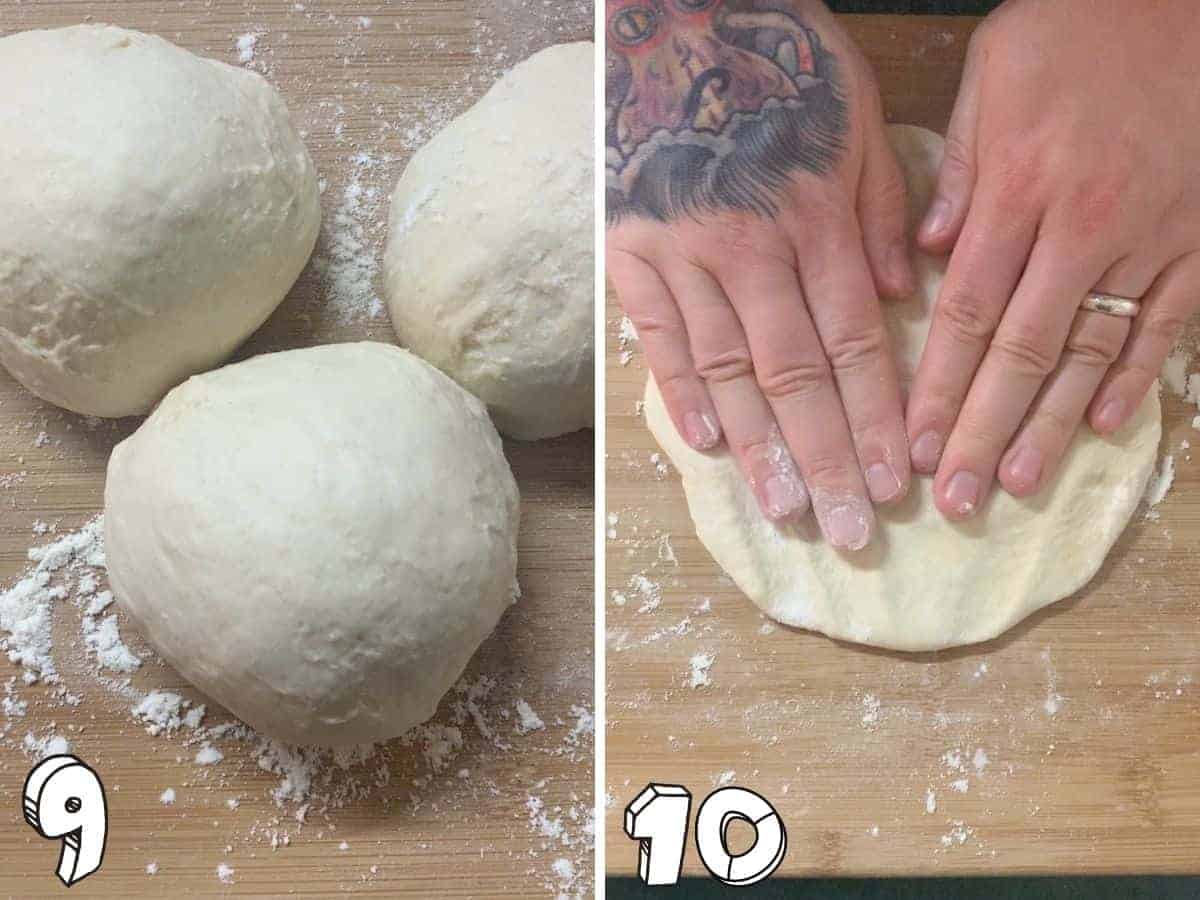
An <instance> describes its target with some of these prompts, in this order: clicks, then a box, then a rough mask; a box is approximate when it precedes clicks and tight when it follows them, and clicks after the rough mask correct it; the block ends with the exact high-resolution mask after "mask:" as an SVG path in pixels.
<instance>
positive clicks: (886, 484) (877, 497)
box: [867, 462, 900, 503]
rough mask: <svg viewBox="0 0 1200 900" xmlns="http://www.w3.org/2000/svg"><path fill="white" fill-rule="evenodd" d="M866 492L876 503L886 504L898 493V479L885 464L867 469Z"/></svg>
mask: <svg viewBox="0 0 1200 900" xmlns="http://www.w3.org/2000/svg"><path fill="white" fill-rule="evenodd" d="M867 490H868V491H870V493H871V499H872V500H873V501H875V502H876V503H886V502H887V501H889V500H891V499H892V498H893V497H895V496H896V495H897V494H899V493H900V479H899V478H897V477H896V473H895V472H893V471H892V467H891V466H889V465H888V464H887V463H882V462H877V463H875V464H874V465H871V466H868V467H867Z"/></svg>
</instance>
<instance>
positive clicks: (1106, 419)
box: [1096, 397, 1125, 434]
mask: <svg viewBox="0 0 1200 900" xmlns="http://www.w3.org/2000/svg"><path fill="white" fill-rule="evenodd" d="M1124 419H1125V401H1124V400H1122V399H1121V398H1119V397H1115V398H1113V399H1112V400H1109V401H1108V402H1107V403H1105V404H1104V405H1103V406H1102V407H1100V413H1099V415H1097V416H1096V430H1097V431H1101V432H1103V433H1104V434H1108V433H1110V432H1113V431H1116V430H1117V429H1118V428H1120V427H1121V422H1122V421H1124Z"/></svg>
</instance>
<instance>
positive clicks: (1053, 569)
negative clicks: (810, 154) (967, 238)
mask: <svg viewBox="0 0 1200 900" xmlns="http://www.w3.org/2000/svg"><path fill="white" fill-rule="evenodd" d="M891 139H892V142H893V145H894V147H895V148H896V151H897V154H898V156H899V157H900V161H901V163H902V165H903V167H904V169H905V170H906V175H907V179H908V184H909V193H910V219H913V218H914V217H915V215H916V212H915V211H916V210H923V209H924V208H925V204H926V203H927V201H928V198H929V196H930V193H931V191H932V189H933V183H934V179H935V177H936V173H937V167H938V164H939V162H940V160H941V155H942V139H941V138H940V137H939V136H938V135H936V134H934V133H933V132H929V131H925V130H924V129H920V128H914V127H911V126H893V127H892V128H891ZM944 269H945V260H944V259H934V258H931V257H927V256H921V257H920V258H919V260H918V277H919V284H920V290H919V291H918V295H917V296H915V297H913V298H911V299H910V300H907V301H904V302H900V303H894V302H887V303H884V304H883V310H884V314H885V316H886V318H887V323H888V327H889V330H890V332H891V336H892V346H893V348H894V352H895V353H896V356H897V365H898V366H899V369H900V377H901V381H902V382H903V383H904V385H905V387H906V389H907V385H908V384H909V383H910V382H911V380H912V375H913V373H914V371H915V369H916V365H917V362H918V361H919V358H920V352H921V349H922V347H923V346H924V342H925V335H926V332H927V331H928V328H929V317H930V312H931V310H932V308H933V304H934V301H935V300H936V298H937V292H938V288H939V286H940V284H941V280H942V275H943V272H944ZM645 412H646V422H647V425H648V426H649V428H650V430H651V432H653V434H654V436H655V438H656V439H657V440H658V443H659V444H660V445H661V446H662V448H663V450H665V451H666V453H667V454H668V455H669V456H670V458H671V461H672V462H673V463H674V464H675V466H676V468H677V469H678V470H679V472H680V475H681V476H682V479H683V487H684V491H685V492H686V494H687V501H688V507H689V510H690V512H691V515H692V519H693V521H694V522H695V525H696V532H697V534H698V535H699V537H700V540H701V541H702V542H703V543H704V546H705V547H706V548H708V551H709V552H710V553H711V554H712V556H713V558H714V559H715V560H716V561H717V563H718V564H719V565H720V566H721V567H722V568H723V569H724V570H725V572H727V573H728V574H729V576H730V577H731V578H732V579H733V580H734V581H735V582H736V583H737V585H738V587H739V588H740V589H741V590H742V591H743V592H744V593H745V594H746V595H747V596H748V597H750V599H751V600H753V601H754V603H755V604H757V605H758V606H759V608H761V609H762V610H763V612H765V613H766V614H767V615H769V616H770V617H771V618H773V619H776V620H778V621H780V622H783V623H784V624H787V625H793V626H797V627H800V628H807V629H811V630H814V631H820V632H823V633H825V634H827V635H829V636H830V637H833V638H837V639H839V640H844V641H854V642H857V643H862V644H871V645H874V646H878V647H886V648H890V649H894V650H906V651H922V650H936V649H941V648H945V647H952V646H958V645H962V644H972V643H976V642H979V641H986V640H989V639H991V638H994V637H996V636H997V635H999V634H1001V633H1002V632H1004V631H1005V630H1007V629H1008V628H1010V627H1012V626H1013V625H1014V624H1016V623H1017V622H1018V621H1020V620H1021V619H1023V618H1025V617H1026V616H1028V615H1029V614H1030V613H1032V612H1034V611H1035V610H1038V609H1040V608H1041V607H1043V606H1047V605H1049V604H1051V603H1054V602H1055V601H1057V600H1060V599H1062V598H1064V597H1067V596H1069V595H1071V594H1073V593H1074V592H1075V591H1077V590H1079V589H1080V588H1081V587H1083V586H1084V585H1085V584H1087V582H1088V581H1089V580H1090V579H1091V578H1092V576H1093V575H1095V573H1096V571H1097V570H1098V569H1099V568H1100V565H1101V563H1102V562H1103V561H1104V558H1105V556H1106V555H1107V554H1108V552H1109V550H1110V549H1111V548H1112V546H1113V544H1114V543H1115V542H1116V540H1117V537H1118V536H1119V535H1120V534H1121V531H1122V530H1123V529H1124V528H1125V525H1126V524H1127V523H1128V521H1129V519H1130V516H1131V515H1132V514H1133V512H1134V510H1135V509H1136V508H1137V505H1138V502H1139V500H1140V499H1141V497H1142V494H1143V492H1144V490H1145V487H1146V483H1147V481H1148V479H1149V477H1150V474H1151V473H1152V471H1153V469H1154V464H1155V459H1156V456H1157V448H1158V442H1159V437H1160V435H1161V428H1162V426H1161V411H1160V408H1159V399H1158V393H1157V390H1155V391H1152V392H1151V393H1150V395H1149V396H1148V397H1147V398H1146V400H1145V401H1144V402H1143V403H1142V405H1141V407H1140V408H1139V409H1138V411H1137V413H1136V415H1135V416H1134V418H1133V419H1132V421H1131V422H1130V423H1129V424H1128V425H1127V426H1126V427H1125V428H1124V429H1123V430H1122V431H1121V432H1119V433H1118V434H1117V435H1116V436H1115V437H1113V438H1112V439H1108V440H1106V439H1103V438H1100V437H1098V436H1097V435H1096V434H1095V433H1093V432H1092V431H1091V429H1090V428H1088V427H1087V426H1086V425H1085V426H1082V427H1081V428H1080V430H1079V432H1078V434H1077V435H1076V437H1075V441H1074V443H1073V444H1072V446H1071V449H1070V451H1069V452H1068V455H1067V458H1066V459H1065V461H1064V463H1063V465H1062V467H1061V468H1060V469H1059V471H1058V473H1057V476H1056V477H1055V479H1054V481H1053V483H1052V484H1051V485H1049V486H1047V487H1046V488H1045V489H1043V490H1042V491H1041V492H1040V493H1039V494H1038V495H1037V496H1035V497H1033V498H1031V499H1027V500H1017V499H1015V498H1013V497H1012V496H1010V495H1009V494H1007V493H1005V492H1004V491H1003V490H1001V489H999V488H998V487H997V489H996V490H995V491H994V492H993V494H992V496H991V498H990V499H989V500H988V501H987V502H986V503H985V505H984V507H983V508H982V510H981V511H980V512H979V513H978V514H977V515H976V517H975V518H973V519H971V520H970V521H968V522H966V523H962V524H953V523H951V522H949V521H947V520H946V519H944V518H943V517H942V516H941V514H940V513H938V511H937V510H936V508H935V507H934V505H933V499H932V492H931V484H932V479H930V478H926V477H914V479H913V489H912V491H911V493H910V494H909V496H908V497H907V498H906V499H905V500H904V501H903V502H901V503H900V504H899V505H897V506H885V507H882V508H879V509H877V515H878V518H879V530H878V533H877V535H876V537H875V538H874V540H873V541H872V543H871V544H870V545H869V546H868V547H867V548H866V549H865V550H863V551H861V552H859V553H854V554H842V553H839V552H838V551H835V550H833V549H831V548H830V547H829V546H828V544H826V543H825V542H824V541H823V540H822V539H821V536H820V533H819V532H818V530H817V527H816V524H815V523H814V522H813V521H812V520H811V517H810V518H809V519H808V520H807V521H806V522H804V523H802V524H801V525H800V526H797V527H792V528H787V529H780V528H777V527H776V526H774V525H772V524H770V523H769V522H768V521H767V520H766V519H765V518H764V517H763V516H762V514H761V513H760V512H759V510H758V507H757V505H756V504H755V501H754V497H753V495H752V494H751V492H750V489H749V488H748V487H747V486H746V484H745V481H744V480H743V478H742V475H741V473H740V472H739V470H738V468H737V464H736V463H735V462H734V460H733V458H732V457H731V456H730V455H729V454H728V453H727V452H726V451H724V450H723V449H722V450H718V451H717V452H713V453H708V454H703V453H699V452H697V451H694V450H692V449H691V448H690V447H688V446H687V444H685V443H684V442H683V441H682V440H681V439H680V438H679V436H678V435H677V434H676V432H675V428H674V426H673V425H672V423H671V420H670V418H669V417H668V416H667V413H666V410H665V408H664V407H663V404H662V399H661V397H660V395H659V393H658V391H657V389H656V387H655V385H654V383H653V380H651V381H650V383H649V384H648V385H647V390H646V407H645Z"/></svg>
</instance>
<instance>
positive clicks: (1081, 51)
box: [907, 0, 1200, 519]
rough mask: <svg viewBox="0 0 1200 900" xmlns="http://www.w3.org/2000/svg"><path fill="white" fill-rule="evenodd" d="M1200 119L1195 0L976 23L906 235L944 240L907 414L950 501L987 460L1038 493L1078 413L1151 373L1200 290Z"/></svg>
mask: <svg viewBox="0 0 1200 900" xmlns="http://www.w3.org/2000/svg"><path fill="white" fill-rule="evenodd" d="M1197 123H1200V18H1198V17H1197V16H1196V8H1195V4H1194V3H1191V2H1189V0H1157V2H1151V3H1143V4H1138V5H1137V8H1136V10H1135V9H1133V8H1132V7H1131V6H1130V4H1128V3H1124V2H1120V0H1058V2H1055V3H1043V2H1036V0H1009V2H1008V3H1006V4H1005V5H1003V6H1002V7H1000V8H999V9H998V10H997V11H996V12H995V13H993V14H992V15H991V16H990V17H989V18H988V19H987V20H985V21H984V23H983V24H982V25H981V26H980V28H979V29H978V30H977V31H976V33H975V35H974V37H973V38H972V41H971V47H970V50H969V52H968V54H967V64H966V68H965V70H964V73H963V81H962V86H961V88H960V92H959V96H958V100H957V102H956V105H955V109H954V114H953V117H952V119H951V123H950V129H949V133H948V134H947V139H946V156H945V160H944V161H943V163H942V168H941V172H940V175H939V183H938V188H937V193H936V196H935V199H934V201H933V202H932V203H931V205H930V208H929V211H928V213H927V216H926V218H925V221H924V222H923V223H922V227H921V229H920V232H919V236H918V239H919V242H920V244H921V245H922V246H923V247H924V248H925V249H927V250H929V251H932V252H941V253H945V252H948V251H949V250H950V249H951V248H953V254H952V255H951V257H950V264H949V268H948V270H947V273H946V278H945V281H944V283H943V285H942V290H941V295H940V296H939V298H938V302H937V307H936V309H935V312H934V320H933V325H932V328H931V330H930V334H929V339H928V342H927V344H926V347H925V350H924V354H923V356H922V359H921V363H920V366H919V369H918V371H917V375H916V378H915V380H914V384H913V388H912V392H911V395H910V398H909V406H908V415H907V418H908V434H909V436H910V439H911V445H912V462H913V467H914V468H915V469H916V470H917V471H919V472H933V471H934V470H935V469H936V473H937V474H936V477H935V479H934V497H935V501H936V503H937V506H938V508H939V509H940V510H941V511H942V512H943V513H944V514H945V515H947V516H949V517H950V518H953V519H963V518H967V517H969V516H971V515H972V514H973V513H974V512H975V511H976V510H977V509H978V508H979V505H980V503H982V501H983V499H984V498H985V497H986V496H987V494H988V491H989V490H990V488H991V485H992V481H993V479H994V478H997V477H998V478H999V481H1000V483H1001V485H1003V487H1004V488H1005V489H1006V490H1008V491H1009V493H1011V494H1013V495H1015V496H1018V497H1024V496H1028V495H1031V494H1033V493H1035V492H1036V491H1037V490H1038V489H1039V488H1040V487H1041V486H1043V485H1044V484H1046V482H1047V479H1048V478H1049V476H1050V474H1051V473H1052V472H1053V471H1054V469H1055V467H1056V466H1057V465H1058V463H1059V461H1060V460H1061V458H1062V456H1063V453H1064V452H1065V450H1066V448H1067V447H1068V445H1069V444H1070V441H1071V439H1072V437H1073V435H1074V432H1075V429H1076V428H1077V427H1078V425H1079V423H1080V422H1081V421H1082V420H1083V418H1084V416H1085V414H1086V416H1087V419H1088V421H1089V422H1090V423H1091V426H1092V427H1093V428H1094V429H1095V430H1096V431H1097V432H1099V433H1101V434H1111V433H1112V432H1113V431H1115V430H1117V429H1118V428H1119V427H1120V426H1121V425H1122V424H1124V423H1125V422H1126V421H1127V420H1128V419H1129V417H1130V416H1131V415H1132V414H1133V413H1134V411H1135V410H1136V409H1137V407H1138V404H1139V403H1140V402H1141V400H1142V398H1143V397H1144V395H1145V394H1146V391H1147V390H1149V388H1150V387H1151V385H1152V384H1153V383H1154V380H1155V378H1157V377H1158V374H1159V371H1160V370H1161V368H1162V364H1163V361H1164V360H1165V359H1166V356H1167V354H1168V353H1169V352H1170V350H1171V347H1172V345H1173V344H1174V343H1175V341H1176V340H1177V339H1178V338H1179V335H1180V332H1181V331H1182V330H1183V327H1184V325H1185V323H1186V321H1187V319H1188V318H1189V316H1190V315H1191V314H1192V312H1193V311H1194V310H1195V309H1196V308H1197V305H1198V304H1200V253H1198V252H1197V251H1200V125H1198V124H1197ZM1092 291H1099V292H1104V293H1109V294H1115V295H1118V296H1121V297H1127V298H1132V299H1141V301H1142V309H1141V312H1140V313H1139V314H1138V315H1137V316H1136V318H1133V319H1129V318H1121V317H1117V316H1112V315H1107V314H1104V313H1100V312H1089V311H1081V310H1080V304H1081V302H1082V301H1083V300H1084V298H1085V297H1086V296H1087V295H1088V294H1089V293H1090V292H1092ZM943 448H944V449H943Z"/></svg>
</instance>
